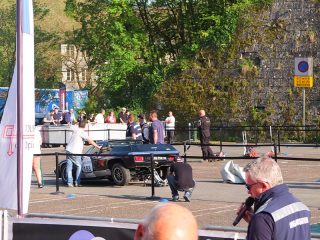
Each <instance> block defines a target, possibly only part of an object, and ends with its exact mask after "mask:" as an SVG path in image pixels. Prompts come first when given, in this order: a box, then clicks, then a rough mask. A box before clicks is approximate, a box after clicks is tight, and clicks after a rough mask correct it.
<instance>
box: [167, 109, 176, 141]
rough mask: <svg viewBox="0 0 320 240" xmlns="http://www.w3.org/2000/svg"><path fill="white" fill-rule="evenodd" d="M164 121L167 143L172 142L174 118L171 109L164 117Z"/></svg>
mask: <svg viewBox="0 0 320 240" xmlns="http://www.w3.org/2000/svg"><path fill="white" fill-rule="evenodd" d="M165 123H166V131H167V143H168V144H172V143H173V141H174V128H175V123H176V119H175V117H174V116H173V115H172V112H171V111H170V112H169V113H168V117H167V118H166V120H165Z"/></svg>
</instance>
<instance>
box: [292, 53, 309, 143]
mask: <svg viewBox="0 0 320 240" xmlns="http://www.w3.org/2000/svg"><path fill="white" fill-rule="evenodd" d="M293 80H294V87H302V88H303V90H302V98H303V99H302V125H303V140H304V141H305V139H306V129H305V126H306V89H305V88H307V87H308V88H312V87H313V58H311V57H309V58H300V57H299V58H298V57H297V58H295V59H294V79H293Z"/></svg>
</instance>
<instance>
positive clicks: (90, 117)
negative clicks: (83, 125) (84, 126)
mask: <svg viewBox="0 0 320 240" xmlns="http://www.w3.org/2000/svg"><path fill="white" fill-rule="evenodd" d="M88 123H96V118H95V116H94V114H93V113H90V114H89V117H88Z"/></svg>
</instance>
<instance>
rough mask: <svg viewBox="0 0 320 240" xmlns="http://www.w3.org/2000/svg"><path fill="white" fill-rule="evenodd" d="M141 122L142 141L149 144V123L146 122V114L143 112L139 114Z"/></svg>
mask: <svg viewBox="0 0 320 240" xmlns="http://www.w3.org/2000/svg"><path fill="white" fill-rule="evenodd" d="M138 118H139V123H140V128H141V133H142V142H143V144H148V143H149V142H150V141H149V125H148V123H146V120H145V118H146V117H145V115H144V114H143V113H140V114H139V116H138Z"/></svg>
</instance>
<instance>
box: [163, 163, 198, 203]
mask: <svg viewBox="0 0 320 240" xmlns="http://www.w3.org/2000/svg"><path fill="white" fill-rule="evenodd" d="M167 179H168V184H169V186H170V189H171V193H172V201H178V200H179V193H178V191H184V196H183V198H184V200H186V202H190V199H191V195H192V191H193V188H194V186H195V182H194V180H193V176H192V167H191V166H190V165H189V164H188V163H184V162H183V160H182V159H181V158H180V157H179V158H177V159H175V160H174V163H172V165H171V166H170V174H169V175H168V177H167Z"/></svg>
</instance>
